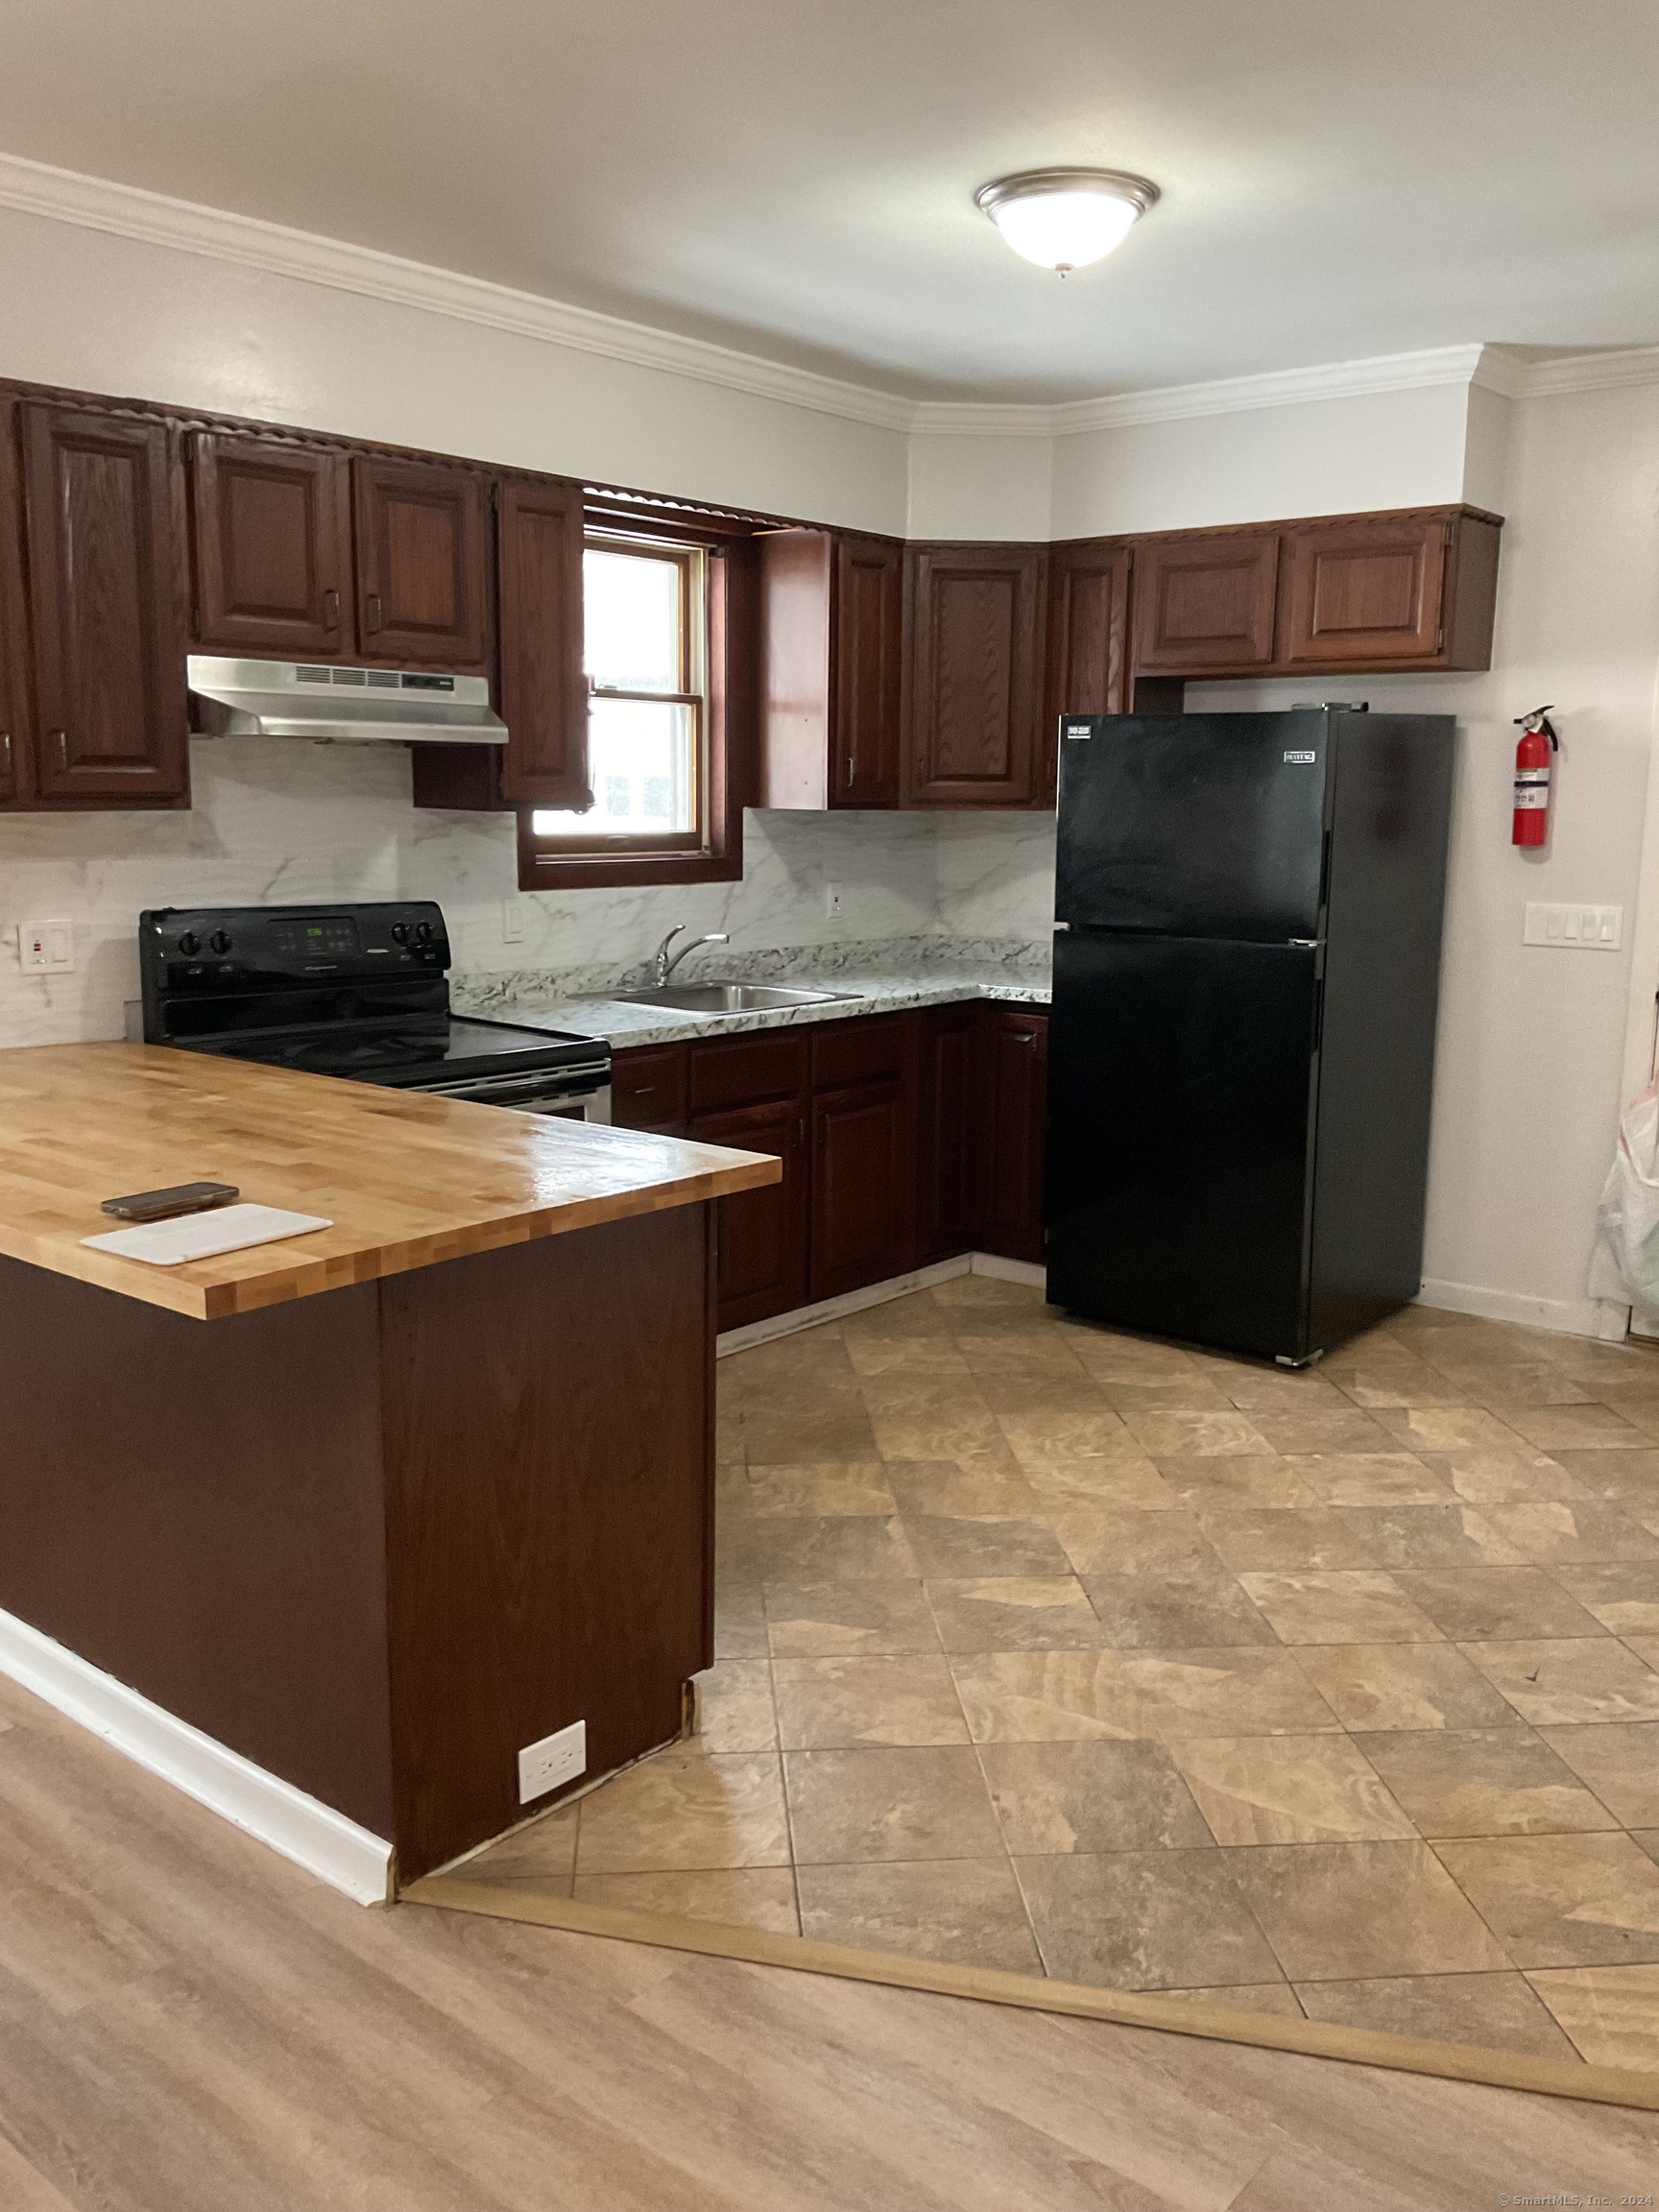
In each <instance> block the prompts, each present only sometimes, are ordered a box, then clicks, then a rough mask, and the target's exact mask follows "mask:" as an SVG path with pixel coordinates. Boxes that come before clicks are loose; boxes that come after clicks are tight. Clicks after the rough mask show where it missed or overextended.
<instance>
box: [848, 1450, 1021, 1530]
mask: <svg viewBox="0 0 1659 2212" xmlns="http://www.w3.org/2000/svg"><path fill="white" fill-rule="evenodd" d="M886 1467H887V1479H888V1482H889V1484H890V1486H891V1488H892V1492H893V1496H894V1499H895V1500H896V1502H897V1503H898V1506H899V1510H900V1511H901V1512H902V1513H939V1514H943V1515H946V1516H947V1517H954V1518H957V1519H965V1520H974V1519H976V1518H978V1517H979V1516H980V1515H984V1516H985V1517H987V1518H988V1519H990V1520H993V1521H1009V1520H1018V1519H1020V1518H1022V1516H1023V1517H1024V1518H1026V1519H1041V1518H1042V1516H1043V1511H1044V1507H1043V1503H1042V1501H1041V1500H1040V1499H1039V1497H1038V1495H1037V1492H1036V1490H1035V1489H1034V1488H1033V1487H1032V1484H1031V1481H1030V1479H1029V1477H1028V1476H1027V1475H1026V1474H1025V1472H1024V1470H1023V1469H1022V1467H1021V1465H1020V1463H1019V1461H1018V1460H1017V1459H1015V1457H1014V1455H1013V1454H1012V1453H1010V1454H1009V1455H1008V1458H1007V1460H1006V1461H998V1460H994V1459H989V1458H982V1459H970V1460H966V1461H965V1460H961V1459H889V1460H888V1461H887V1463H886Z"/></svg>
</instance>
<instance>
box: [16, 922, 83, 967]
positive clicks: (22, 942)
mask: <svg viewBox="0 0 1659 2212" xmlns="http://www.w3.org/2000/svg"><path fill="white" fill-rule="evenodd" d="M17 957H18V959H19V960H20V961H21V962H22V964H23V972H24V974H28V975H71V974H74V972H75V926H74V924H73V923H72V922H24V923H21V924H19V926H18V929H17Z"/></svg>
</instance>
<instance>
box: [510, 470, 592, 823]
mask: <svg viewBox="0 0 1659 2212" xmlns="http://www.w3.org/2000/svg"><path fill="white" fill-rule="evenodd" d="M495 532H496V547H497V551H498V556H499V564H500V566H499V575H500V609H501V617H500V619H501V719H502V720H503V721H504V722H505V723H506V725H507V749H506V753H505V755H504V757H503V758H502V762H501V789H502V793H503V796H504V797H506V798H508V799H512V800H518V801H521V802H524V803H527V804H534V805H539V806H582V805H586V804H587V803H588V800H589V797H590V793H589V784H588V685H587V680H586V678H585V677H584V675H583V673H582V487H581V485H579V484H566V483H564V482H561V481H559V480H558V479H556V478H552V477H543V478H527V477H509V478H508V479H507V481H506V482H505V483H504V484H503V485H502V486H501V488H500V493H499V496H498V499H497V505H496V521H495Z"/></svg>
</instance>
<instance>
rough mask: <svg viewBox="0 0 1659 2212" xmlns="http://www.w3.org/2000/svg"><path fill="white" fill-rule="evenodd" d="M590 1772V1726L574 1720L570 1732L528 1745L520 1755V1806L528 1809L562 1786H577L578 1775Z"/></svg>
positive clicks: (553, 1735)
mask: <svg viewBox="0 0 1659 2212" xmlns="http://www.w3.org/2000/svg"><path fill="white" fill-rule="evenodd" d="M587 1771H588V1723H587V1721H586V1720H572V1721H571V1723H570V1725H569V1727H568V1728H560V1729H557V1730H556V1731H555V1732H554V1733H553V1734H552V1735H551V1736H543V1737H541V1738H540V1739H539V1741H538V1742H536V1743H526V1744H525V1746H524V1748H523V1750H522V1751H520V1752H519V1754H518V1802H519V1804H520V1805H528V1804H529V1803H530V1801H531V1799H532V1798H533V1797H545V1796H546V1794H547V1792H548V1791H549V1790H557V1789H558V1787H559V1785H560V1784H561V1783H562V1782H574V1781H575V1779H576V1777H577V1775H578V1774H586V1773H587Z"/></svg>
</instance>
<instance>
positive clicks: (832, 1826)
mask: <svg viewBox="0 0 1659 2212" xmlns="http://www.w3.org/2000/svg"><path fill="white" fill-rule="evenodd" d="M783 1768H784V1774H785V1777H786V1782H787V1788H788V1792H789V1821H790V1829H791V1833H792V1834H793V1837H794V1840H795V1863H796V1864H797V1866H806V1865H845V1864H848V1863H852V1862H854V1861H866V1860H873V1859H880V1860H887V1859H919V1860H933V1859H994V1858H996V1857H997V1856H998V1853H999V1852H1000V1851H1001V1848H1002V1839H1001V1832H1000V1830H999V1829H998V1825H997V1815H995V1813H993V1811H992V1810H991V1793H990V1791H989V1790H988V1789H987V1788H986V1785H985V1777H984V1775H983V1774H982V1773H981V1772H980V1770H979V1762H978V1759H977V1758H976V1756H975V1755H974V1752H973V1751H972V1750H970V1749H968V1748H967V1747H966V1746H957V1745H954V1744H952V1745H945V1746H938V1747H932V1748H924V1747H915V1748H907V1749H904V1750H891V1749H885V1748H878V1747H875V1746H861V1747H859V1748H858V1749H855V1750H828V1751H789V1752H786V1753H785V1754H784V1759H783Z"/></svg>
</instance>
